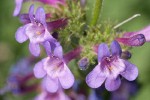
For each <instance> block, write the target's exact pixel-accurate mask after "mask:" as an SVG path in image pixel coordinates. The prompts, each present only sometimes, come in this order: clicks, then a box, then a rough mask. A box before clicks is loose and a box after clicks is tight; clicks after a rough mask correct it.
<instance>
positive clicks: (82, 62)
mask: <svg viewBox="0 0 150 100" xmlns="http://www.w3.org/2000/svg"><path fill="white" fill-rule="evenodd" d="M88 64H89V60H88V58H82V59H80V61H79V62H78V66H79V68H80V70H86V69H87V68H88Z"/></svg>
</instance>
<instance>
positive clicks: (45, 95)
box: [34, 88, 70, 100]
mask: <svg viewBox="0 0 150 100" xmlns="http://www.w3.org/2000/svg"><path fill="white" fill-rule="evenodd" d="M34 100H70V98H69V97H68V96H67V95H66V94H65V93H64V91H63V89H61V88H59V89H58V91H57V92H55V93H50V92H48V91H46V90H45V89H43V90H42V92H41V93H40V94H39V95H38V96H36V97H35V99H34Z"/></svg>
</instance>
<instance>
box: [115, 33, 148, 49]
mask: <svg viewBox="0 0 150 100" xmlns="http://www.w3.org/2000/svg"><path fill="white" fill-rule="evenodd" d="M116 40H117V41H118V42H121V43H123V44H124V45H128V46H142V45H143V44H144V43H145V42H146V40H145V36H144V35H143V34H136V35H133V36H132V37H129V38H117V39H116Z"/></svg>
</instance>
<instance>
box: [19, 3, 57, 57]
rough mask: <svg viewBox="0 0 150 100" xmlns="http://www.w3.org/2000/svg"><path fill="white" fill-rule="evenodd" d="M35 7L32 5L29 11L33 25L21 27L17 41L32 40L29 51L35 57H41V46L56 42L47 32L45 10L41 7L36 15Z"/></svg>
mask: <svg viewBox="0 0 150 100" xmlns="http://www.w3.org/2000/svg"><path fill="white" fill-rule="evenodd" d="M33 13H34V6H33V5H32V6H31V7H30V9H29V18H30V21H31V23H28V24H26V25H24V26H22V27H20V28H19V29H18V30H17V32H16V40H17V41H18V42H19V43H23V42H25V41H26V40H27V39H29V40H30V43H29V50H30V52H31V53H32V54H33V55H34V56H39V55H40V46H39V44H42V45H46V44H47V41H50V42H56V40H55V39H54V38H53V37H52V36H51V34H50V33H49V32H48V30H47V24H46V21H45V12H44V9H43V8H41V7H39V8H38V9H37V10H36V13H35V15H34V14H33Z"/></svg>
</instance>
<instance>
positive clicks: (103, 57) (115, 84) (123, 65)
mask: <svg viewBox="0 0 150 100" xmlns="http://www.w3.org/2000/svg"><path fill="white" fill-rule="evenodd" d="M110 48H111V53H110V51H109V48H108V46H107V44H105V43H102V44H100V45H99V47H98V65H97V66H96V67H95V68H94V69H93V70H92V71H91V72H90V73H89V74H88V75H87V77H86V83H87V84H88V86H89V87H91V88H98V87H100V86H101V85H102V84H103V83H104V81H106V82H105V88H106V89H107V90H108V91H114V90H117V89H118V88H119V86H120V84H121V80H120V75H121V76H123V77H124V78H125V79H127V80H128V81H133V80H135V79H136V78H137V76H138V69H137V67H136V66H135V65H133V64H131V63H130V62H128V61H126V60H124V59H121V53H122V50H121V47H120V45H119V44H118V42H117V41H113V42H112V43H111V46H110Z"/></svg>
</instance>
